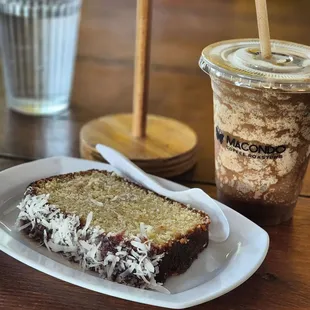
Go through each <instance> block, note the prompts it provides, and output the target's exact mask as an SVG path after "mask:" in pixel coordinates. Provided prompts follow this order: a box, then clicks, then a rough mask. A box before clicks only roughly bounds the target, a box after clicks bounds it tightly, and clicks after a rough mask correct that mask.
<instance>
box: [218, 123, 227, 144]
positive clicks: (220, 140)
mask: <svg viewBox="0 0 310 310" xmlns="http://www.w3.org/2000/svg"><path fill="white" fill-rule="evenodd" d="M224 137H225V136H224V134H223V132H222V130H221V129H220V128H219V126H216V138H217V140H218V141H219V142H220V143H221V144H223V141H224Z"/></svg>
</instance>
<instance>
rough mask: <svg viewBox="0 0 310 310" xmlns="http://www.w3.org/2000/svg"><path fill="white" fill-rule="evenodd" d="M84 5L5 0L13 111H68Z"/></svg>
mask: <svg viewBox="0 0 310 310" xmlns="http://www.w3.org/2000/svg"><path fill="white" fill-rule="evenodd" d="M81 2H82V0H0V40H1V41H0V42H1V54H2V67H3V76H4V83H5V91H6V103H7V106H8V107H9V108H11V109H13V110H15V111H18V112H21V113H24V114H31V115H49V114H55V113H58V112H61V111H63V110H65V109H67V108H68V106H69V102H70V94H71V87H72V78H73V72H74V63H75V56H76V46H77V36H78V28H79V20H80V8H81Z"/></svg>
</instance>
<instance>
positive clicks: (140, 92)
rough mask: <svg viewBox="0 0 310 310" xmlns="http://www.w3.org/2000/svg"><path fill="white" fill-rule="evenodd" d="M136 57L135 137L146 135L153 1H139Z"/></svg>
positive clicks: (133, 132)
mask: <svg viewBox="0 0 310 310" xmlns="http://www.w3.org/2000/svg"><path fill="white" fill-rule="evenodd" d="M136 18H137V22H136V27H137V28H136V56H135V75H134V94H133V126H132V134H133V136H134V137H137V138H143V137H145V135H146V121H147V100H148V88H149V63H150V43H151V42H150V41H151V19H152V1H151V0H137V17H136Z"/></svg>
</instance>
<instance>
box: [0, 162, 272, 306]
mask: <svg viewBox="0 0 310 310" xmlns="http://www.w3.org/2000/svg"><path fill="white" fill-rule="evenodd" d="M53 160H55V161H56V162H57V163H58V164H59V165H60V166H61V165H62V164H64V163H66V161H73V160H74V161H80V162H81V163H82V162H84V163H85V162H88V163H91V164H94V165H96V166H101V167H102V169H108V170H109V169H110V170H116V171H117V169H115V168H114V167H112V166H110V165H108V164H105V163H100V162H95V161H89V160H84V159H80V158H74V157H67V156H54V157H49V158H44V159H39V160H35V161H32V162H28V163H24V164H21V165H17V166H14V167H11V168H8V169H6V170H3V171H1V172H0V180H1V179H2V177H5V176H6V175H8V174H11V173H15V171H18V170H19V169H21V167H22V166H25V165H27V166H29V167H31V166H35V165H37V164H38V162H41V163H44V162H46V161H53ZM98 169H100V168H99V167H98ZM152 177H154V178H155V179H157V180H158V181H160V182H162V183H164V184H166V185H169V186H172V187H175V186H177V187H178V189H180V190H182V188H183V189H186V188H188V187H186V186H184V185H181V184H178V183H175V182H173V181H170V180H166V179H163V178H160V177H156V176H152ZM21 182H22V178H21ZM14 185H17V184H12V185H11V187H12V186H14ZM214 200H215V199H214ZM215 201H216V202H217V203H218V204H219V205H220V207H221V208H222V209H223V210H224V211H226V212H228V213H229V214H230V216H235V217H237V219H239V220H242V221H245V222H246V223H247V224H248V225H251V226H252V227H253V229H255V230H258V231H259V232H260V234H259V235H260V238H262V240H263V243H264V248H263V250H262V251H261V253H260V256H259V257H258V259H257V262H256V263H255V264H252V265H251V268H250V270H249V271H248V272H247V273H245V274H243V275H242V276H241V277H240V278H239V280H238V281H235V282H233V283H231V284H230V285H228V286H225V288H224V289H219V290H217V291H215V292H214V293H211V294H207V295H204V294H203V292H202V294H201V295H200V296H199V297H195V298H194V297H193V296H194V293H195V294H196V293H197V292H195V291H199V290H203V287H204V286H206V285H208V283H209V282H210V281H209V282H204V283H202V284H200V285H198V286H196V287H193V288H191V289H188V290H186V291H183V292H179V293H175V294H171V295H165V294H162V293H158V292H154V291H144V290H141V289H137V288H132V287H127V286H125V287H126V288H130V289H128V290H129V292H128V293H127V294H126V293H124V292H121V293H119V290H117V289H115V288H117V287H115V288H113V286H115V285H116V286H122V287H124V285H122V284H118V283H113V282H111V281H108V280H104V279H100V281H104V282H105V283H107V282H109V285H104V286H102V287H101V288H103V290H98V288H96V287H93V286H95V285H93V284H90V283H85V281H83V280H80V279H76V278H74V277H72V276H68V275H65V274H63V273H61V272H58V271H55V270H53V273H52V274H51V273H50V268H49V267H45V266H42V265H40V264H38V263H37V262H35V261H33V260H32V259H28V258H26V257H23V256H22V255H21V254H19V253H18V252H16V251H13V250H11V249H9V248H7V247H6V246H5V245H4V244H2V241H1V239H0V250H1V251H3V252H4V253H6V254H7V255H9V256H10V257H12V258H14V259H16V260H18V261H20V262H21V263H23V264H25V265H27V266H30V267H31V268H34V269H36V270H38V271H40V272H43V273H45V274H47V275H49V276H52V277H54V278H57V279H59V280H62V281H66V282H68V283H71V284H73V285H77V286H79V287H82V288H85V289H89V290H92V291H96V292H98V293H101V294H105V295H109V296H113V297H117V298H121V299H124V300H130V301H134V302H138V303H143V304H149V305H154V306H160V307H169V308H173V309H184V308H188V307H191V306H195V305H198V304H202V303H204V302H207V301H210V300H213V299H215V298H217V297H219V296H222V295H224V294H226V293H228V292H229V291H231V290H233V289H235V288H236V287H238V286H240V285H241V284H242V283H244V282H245V281H247V280H248V279H249V278H250V277H251V276H252V275H253V274H254V273H255V272H256V270H257V269H258V268H259V267H260V266H261V264H262V263H263V261H264V259H265V257H266V255H267V253H268V249H269V242H270V240H269V235H268V233H267V232H266V231H265V230H264V229H262V228H261V227H259V226H258V225H257V224H255V223H253V222H252V221H250V220H249V219H247V218H246V217H244V216H243V215H241V214H240V213H238V212H236V211H235V210H233V209H231V208H229V207H228V206H226V205H224V204H222V203H220V202H218V201H217V200H215ZM0 202H1V196H0ZM226 212H225V213H226ZM229 219H230V217H229ZM230 220H231V219H230ZM1 232H2V233H4V234H6V235H7V237H8V238H11V239H14V240H15V241H16V242H19V243H21V242H20V241H19V240H17V239H15V238H13V237H12V236H11V235H10V234H9V233H7V232H6V231H5V230H4V229H2V228H1V227H0V233H1ZM225 242H227V241H225ZM21 244H22V243H21ZM24 246H26V245H24ZM27 248H29V247H27ZM29 249H30V248H29ZM30 250H31V251H34V252H36V251H35V250H32V249H30ZM36 253H38V252H36ZM38 255H40V256H44V257H45V258H47V259H50V260H52V259H51V258H49V257H47V256H45V255H43V254H40V253H38ZM53 262H55V263H57V264H60V265H61V266H63V267H66V268H70V267H68V266H66V265H64V264H61V263H59V262H56V261H54V260H53ZM70 269H71V268H70ZM79 272H81V273H83V271H79ZM222 272H223V271H222ZM222 272H221V273H222ZM218 276H219V275H218ZM218 276H216V277H215V278H217V277H218ZM98 279H99V278H98ZM212 280H213V279H212ZM212 280H211V281H212ZM109 286H112V288H110V287H109ZM132 289H133V290H135V292H136V293H137V295H135V294H131V293H130V291H132ZM124 291H125V290H124ZM141 292H143V293H141ZM124 294H125V295H126V296H123V295H124ZM146 295H150V296H146ZM168 296H169V298H168ZM152 297H153V298H152ZM156 297H157V298H156ZM191 297H192V298H191ZM169 299H170V300H169Z"/></svg>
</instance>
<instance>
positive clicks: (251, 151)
mask: <svg viewBox="0 0 310 310" xmlns="http://www.w3.org/2000/svg"><path fill="white" fill-rule="evenodd" d="M215 133H216V139H217V141H219V143H220V144H221V145H222V146H223V147H225V148H227V149H228V150H229V151H232V152H235V153H237V154H239V155H240V156H246V157H250V158H256V159H278V158H283V156H282V154H283V153H284V152H285V151H286V150H287V146H286V145H264V144H257V143H252V142H249V141H245V140H241V139H239V138H237V137H234V136H232V135H230V134H229V133H226V132H223V131H222V130H221V129H220V128H219V126H216V128H215Z"/></svg>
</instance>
